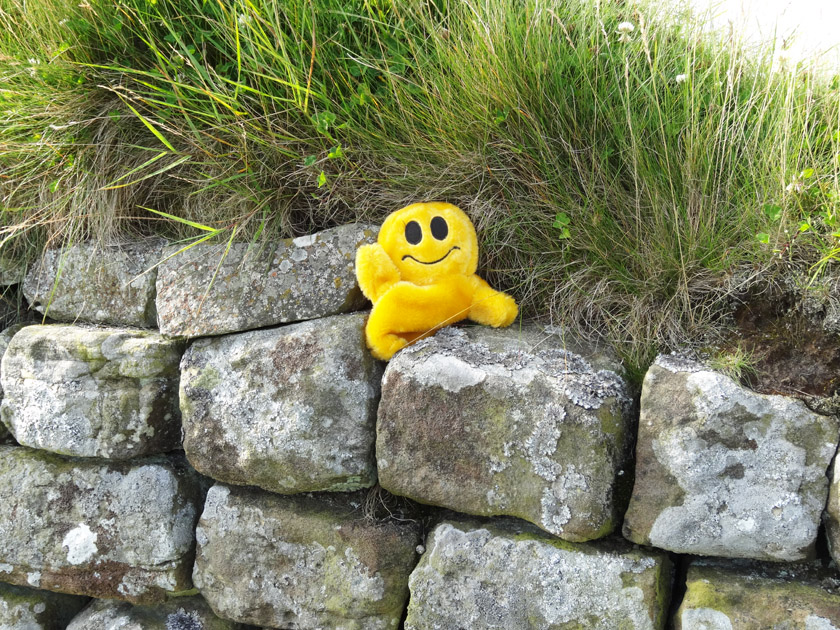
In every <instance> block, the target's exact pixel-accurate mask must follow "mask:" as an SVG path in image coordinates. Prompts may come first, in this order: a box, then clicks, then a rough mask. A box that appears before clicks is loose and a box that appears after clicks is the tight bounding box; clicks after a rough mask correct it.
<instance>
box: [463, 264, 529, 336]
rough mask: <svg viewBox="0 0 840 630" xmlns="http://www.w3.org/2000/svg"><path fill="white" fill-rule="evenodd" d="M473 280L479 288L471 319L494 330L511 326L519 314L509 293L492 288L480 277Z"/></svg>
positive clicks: (471, 311)
mask: <svg viewBox="0 0 840 630" xmlns="http://www.w3.org/2000/svg"><path fill="white" fill-rule="evenodd" d="M473 278H475V280H476V281H477V283H478V287H477V288H476V290H475V293H474V294H473V299H472V305H471V306H470V315H469V317H470V319H471V320H473V321H474V322H478V323H479V324H484V325H485V326H492V327H493V328H503V327H505V326H510V325H511V324H512V323H513V320H515V319H516V315H517V314H518V313H519V309H518V308H517V306H516V301H515V300H514V299H513V298H512V297H511V296H509V295H508V294H507V293H502V292H501V291H496V290H495V289H493V288H491V287H490V285H489V284H487V283H486V282H485V281H484V280H482V279H481V278H479V277H478V276H473Z"/></svg>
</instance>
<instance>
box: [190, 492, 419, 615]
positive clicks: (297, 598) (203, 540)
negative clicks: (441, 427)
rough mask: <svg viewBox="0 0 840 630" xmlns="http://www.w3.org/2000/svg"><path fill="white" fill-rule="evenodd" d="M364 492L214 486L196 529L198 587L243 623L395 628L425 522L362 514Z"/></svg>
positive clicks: (220, 610) (216, 607) (217, 607)
mask: <svg viewBox="0 0 840 630" xmlns="http://www.w3.org/2000/svg"><path fill="white" fill-rule="evenodd" d="M363 498H364V496H363V495H361V496H360V495H359V493H356V494H332V495H331V494H319V495H294V496H282V495H277V494H270V493H267V492H263V491H260V490H254V489H249V488H238V487H236V486H225V485H222V484H216V485H215V486H213V487H212V488H211V489H210V492H209V493H208V495H207V502H206V504H205V506H204V513H203V514H202V515H201V520H200V521H199V523H198V528H197V530H196V539H197V541H198V551H197V553H196V561H195V571H194V573H193V580H194V581H195V584H196V586H197V587H198V588H199V589H200V590H201V593H202V595H203V596H204V597H205V598H206V599H207V601H208V602H209V603H210V605H211V606H212V607H213V610H215V611H216V613H217V614H218V615H219V616H222V617H225V618H228V619H233V620H236V621H240V622H243V623H251V624H257V625H261V626H267V627H271V628H299V629H301V630H303V629H306V628H310V629H315V628H336V629H339V628H341V629H344V630H385V629H386V628H387V629H390V628H393V629H396V628H397V627H398V625H399V622H400V618H401V616H402V613H403V611H404V609H405V604H406V600H407V599H408V576H409V574H410V573H411V570H412V569H413V568H414V565H415V563H416V561H417V552H416V548H417V545H418V543H419V542H420V531H419V529H420V528H419V525H417V524H416V523H412V522H396V521H373V520H368V519H365V517H364V516H363V514H362V511H361V502H362V500H363Z"/></svg>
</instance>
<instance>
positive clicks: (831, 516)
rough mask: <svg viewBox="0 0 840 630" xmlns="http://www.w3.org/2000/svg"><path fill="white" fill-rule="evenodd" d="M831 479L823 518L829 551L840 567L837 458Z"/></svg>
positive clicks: (838, 468) (839, 498)
mask: <svg viewBox="0 0 840 630" xmlns="http://www.w3.org/2000/svg"><path fill="white" fill-rule="evenodd" d="M829 478H830V485H829V491H828V503H827V504H826V507H825V511H824V512H823V517H822V518H823V523H824V524H825V534H826V539H827V540H828V550H829V552H830V553H831V557H832V558H833V559H834V562H835V564H837V565H838V566H840V465H838V462H837V459H836V458H835V460H834V463H833V464H832V466H831V470H830V474H829Z"/></svg>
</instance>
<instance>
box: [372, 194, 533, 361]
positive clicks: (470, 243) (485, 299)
mask: <svg viewBox="0 0 840 630" xmlns="http://www.w3.org/2000/svg"><path fill="white" fill-rule="evenodd" d="M477 266H478V239H477V238H476V235H475V228H474V227H473V224H472V222H470V219H469V217H467V215H466V214H464V213H463V212H462V211H461V210H460V209H458V208H456V207H455V206H453V205H452V204H448V203H439V202H428V203H415V204H412V205H410V206H406V207H405V208H403V209H402V210H397V211H396V212H393V213H391V214H390V215H388V217H387V218H386V219H385V221H384V222H383V223H382V228H381V229H380V230H379V237H378V239H377V242H376V243H374V244H372V245H363V246H362V247H360V248H359V250H358V252H357V253H356V278H357V279H358V281H359V286H360V287H361V289H362V292H363V293H364V294H365V297H367V298H368V299H369V300H370V301H371V302H373V310H372V311H371V313H370V318H368V322H367V327H366V328H365V336H366V338H367V344H368V347H369V348H370V350H371V352H372V353H373V356H375V357H376V358H377V359H382V360H384V361H387V360H388V359H390V358H391V357H392V356H394V354H395V353H396V352H397V351H398V350H400V349H402V348H404V347H405V346H407V345H409V344H411V343H414V342H415V341H417V340H418V339H422V338H423V337H428V336H429V335H431V334H434V332H435V331H436V330H438V329H440V328H443V327H444V326H448V325H449V324H452V323H454V322H457V321H460V320H462V319H467V318H469V319H471V320H473V321H475V322H478V323H480V324H485V325H487V326H493V327H494V328H498V327H502V326H509V325H510V324H511V323H512V322H513V320H514V319H516V315H517V307H516V302H515V301H514V299H513V298H512V297H511V296H509V295H506V294H505V293H501V292H500V291H496V290H494V289H492V288H490V285H489V284H487V283H486V282H485V281H484V280H482V279H481V278H479V277H478V276H477V275H475V270H476V267H477Z"/></svg>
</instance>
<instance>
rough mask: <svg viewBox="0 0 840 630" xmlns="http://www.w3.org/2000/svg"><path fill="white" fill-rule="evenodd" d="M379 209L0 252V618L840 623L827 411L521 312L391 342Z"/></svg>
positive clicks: (80, 625)
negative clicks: (187, 237)
mask: <svg viewBox="0 0 840 630" xmlns="http://www.w3.org/2000/svg"><path fill="white" fill-rule="evenodd" d="M375 235H376V229H375V228H373V227H371V226H365V225H349V226H343V227H340V228H335V229H332V230H328V231H325V232H322V233H319V234H315V235H312V236H308V237H303V238H298V239H290V240H288V241H283V242H280V243H277V244H275V245H273V246H266V247H257V246H255V245H253V244H251V245H249V244H247V243H241V244H233V245H232V246H231V247H230V248H227V247H226V246H222V247H221V248H218V247H215V246H206V247H203V246H197V247H195V248H192V249H189V250H186V251H182V250H181V248H179V247H177V246H169V245H167V244H166V243H164V242H162V241H160V240H146V241H138V242H134V243H129V244H121V245H112V246H108V247H105V248H101V247H100V248H98V249H97V248H94V246H92V245H86V244H82V245H77V246H75V247H73V248H68V249H66V250H62V251H50V252H47V253H45V255H44V257H43V259H42V260H41V261H40V262H39V263H37V264H36V265H35V266H33V268H32V269H30V270H29V272H28V273H27V274H25V276H24V274H23V273H22V272H21V271H19V270H18V271H16V273H15V274H7V275H9V278H11V280H10V282H21V281H22V290H23V292H24V294H25V295H26V296H27V298H28V299H29V300H30V303H31V304H32V305H33V306H34V308H36V309H38V310H39V311H40V312H42V313H46V314H47V315H48V316H49V317H50V318H51V319H52V320H55V321H56V323H49V324H42V325H26V326H15V327H12V328H10V329H7V330H6V331H4V332H3V333H2V334H0V355H2V362H0V386H2V391H0V396H2V402H0V418H2V421H3V424H2V425H0V427H2V428H0V430H1V431H2V432H3V434H2V435H0V629H5V628H15V629H27V630H29V629H30V628H31V629H33V630H38V629H47V628H49V629H59V628H60V629H64V628H68V629H71V630H93V629H99V628H124V629H158V628H159V629H161V630H163V629H165V630H197V629H198V630H210V629H217V628H218V629H234V628H237V629H244V628H289V629H297V630H303V629H313V630H314V629H318V628H342V629H347V630H362V629H376V630H380V629H381V630H385V629H392V628H394V629H396V628H407V629H412V630H420V629H430V630H431V629H439V630H449V629H451V630H456V629H462V628H463V629H467V628H469V629H473V628H476V629H480V628H505V629H518V628H534V629H537V628H539V629H543V628H547V629H556V630H569V629H590V628H591V629H596V630H597V629H603V630H611V629H620V630H636V629H650V630H663V629H665V628H679V629H681V630H683V629H684V630H718V629H735V630H739V629H753V628H754V629H756V630H758V629H766V628H776V629H779V630H781V629H785V630H792V629H801V630H840V573H838V569H837V564H836V561H837V560H840V558H838V557H837V554H838V550H840V507H838V506H840V499H839V498H838V497H840V473H838V472H837V468H836V466H835V467H834V468H833V469H832V460H833V458H834V456H835V453H836V452H837V448H838V440H840V419H838V418H837V417H836V416H830V415H820V414H818V413H815V412H813V411H811V410H810V409H809V408H808V407H806V406H805V405H804V404H803V403H802V402H800V401H798V400H794V399H791V398H786V397H781V396H765V395H759V394H756V393H754V392H752V391H749V390H748V389H746V388H744V387H742V386H741V385H739V384H738V383H736V382H735V381H733V380H732V379H730V378H728V377H726V376H724V375H722V374H719V373H717V372H715V371H713V370H710V369H709V368H708V367H706V366H705V365H703V364H702V363H698V362H695V361H692V360H688V359H685V358H680V357H677V356H671V355H668V356H660V357H658V358H657V360H656V361H655V362H654V364H653V365H652V366H651V368H650V370H649V371H648V373H647V375H646V377H645V379H644V382H643V384H642V388H641V395H640V396H638V392H636V391H634V388H633V386H632V385H631V384H630V383H629V382H628V380H627V378H626V377H625V375H624V371H623V369H622V367H621V365H620V363H619V362H618V361H616V359H615V358H614V357H613V356H611V355H610V353H609V352H607V351H606V350H604V349H603V348H600V347H598V346H596V345H593V344H590V343H584V342H581V341H579V340H577V339H576V338H575V337H574V335H573V334H571V333H570V332H569V331H565V330H562V329H551V328H545V327H541V326H537V325H533V324H524V325H521V326H520V325H515V326H514V327H511V328H509V329H505V330H493V329H489V328H482V327H462V328H448V329H443V330H441V331H440V332H438V333H437V334H436V335H435V336H433V337H431V338H428V339H425V340H422V341H420V342H418V343H417V344H415V345H413V346H411V347H409V348H407V349H405V350H403V351H402V352H400V353H398V354H397V355H396V356H395V357H394V358H393V359H392V360H391V361H390V362H389V363H388V364H387V366H386V365H385V364H383V363H381V362H379V361H376V360H374V359H373V358H372V356H371V355H370V353H369V352H368V350H367V349H366V348H365V345H364V335H363V331H364V323H365V318H366V313H365V312H357V311H359V309H363V308H364V306H365V304H364V302H363V301H362V300H361V299H360V293H359V290H358V287H357V286H356V284H355V280H354V276H353V259H354V253H355V250H356V248H358V247H359V246H360V245H361V244H363V243H366V242H371V241H372V240H373V239H374V238H375ZM161 260H163V263H162V264H160V265H159V266H155V264H156V263H157V262H159V261H161ZM4 278H5V276H4ZM822 525H824V527H822ZM823 531H824V532H825V534H822V533H821V532H823Z"/></svg>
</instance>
